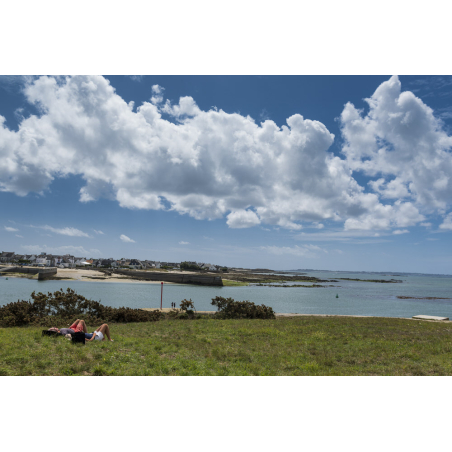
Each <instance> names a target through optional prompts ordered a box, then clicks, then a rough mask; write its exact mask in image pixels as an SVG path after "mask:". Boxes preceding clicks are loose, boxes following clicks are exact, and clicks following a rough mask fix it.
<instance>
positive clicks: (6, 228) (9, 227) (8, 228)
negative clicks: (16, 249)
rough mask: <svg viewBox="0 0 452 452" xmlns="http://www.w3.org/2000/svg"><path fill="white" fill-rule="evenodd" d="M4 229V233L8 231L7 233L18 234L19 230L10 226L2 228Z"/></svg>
mask: <svg viewBox="0 0 452 452" xmlns="http://www.w3.org/2000/svg"><path fill="white" fill-rule="evenodd" d="M4 228H5V231H8V232H18V231H19V229H16V228H12V227H11V226H4Z"/></svg>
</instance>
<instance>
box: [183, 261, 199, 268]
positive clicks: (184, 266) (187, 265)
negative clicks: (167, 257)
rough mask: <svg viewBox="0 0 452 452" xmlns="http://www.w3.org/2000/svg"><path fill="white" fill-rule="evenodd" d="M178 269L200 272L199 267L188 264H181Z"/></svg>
mask: <svg viewBox="0 0 452 452" xmlns="http://www.w3.org/2000/svg"><path fill="white" fill-rule="evenodd" d="M179 267H180V269H181V270H201V267H199V266H198V265H197V264H191V263H190V262H181V263H180V266H179Z"/></svg>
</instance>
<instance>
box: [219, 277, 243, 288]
mask: <svg viewBox="0 0 452 452" xmlns="http://www.w3.org/2000/svg"><path fill="white" fill-rule="evenodd" d="M223 286H228V287H241V286H249V283H247V282H242V281H232V280H230V279H223Z"/></svg>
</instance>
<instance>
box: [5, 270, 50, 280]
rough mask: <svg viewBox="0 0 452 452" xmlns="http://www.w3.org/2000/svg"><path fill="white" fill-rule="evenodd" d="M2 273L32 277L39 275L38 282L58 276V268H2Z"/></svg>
mask: <svg viewBox="0 0 452 452" xmlns="http://www.w3.org/2000/svg"><path fill="white" fill-rule="evenodd" d="M0 272H2V273H3V272H8V273H30V274H32V275H36V274H38V280H42V279H46V278H48V277H49V276H53V275H56V274H57V268H56V267H50V268H37V267H3V268H2V267H0Z"/></svg>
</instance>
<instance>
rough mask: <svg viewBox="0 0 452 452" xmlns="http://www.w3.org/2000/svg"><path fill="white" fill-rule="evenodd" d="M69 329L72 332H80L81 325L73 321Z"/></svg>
mask: <svg viewBox="0 0 452 452" xmlns="http://www.w3.org/2000/svg"><path fill="white" fill-rule="evenodd" d="M69 328H70V329H71V330H74V333H81V332H82V331H83V325H82V323H81V322H80V323H78V324H77V325H75V323H73V324H72V325H71V326H70V327H69Z"/></svg>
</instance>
